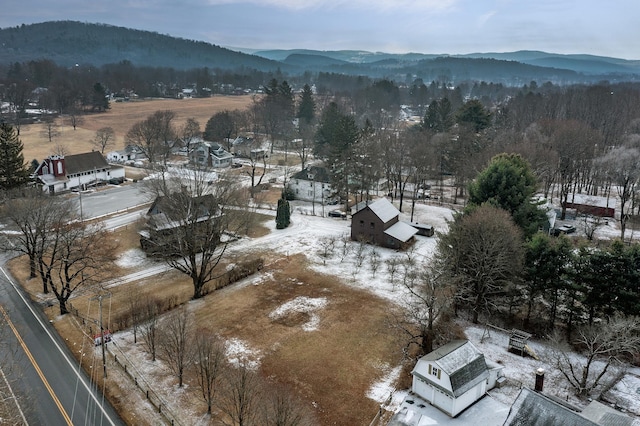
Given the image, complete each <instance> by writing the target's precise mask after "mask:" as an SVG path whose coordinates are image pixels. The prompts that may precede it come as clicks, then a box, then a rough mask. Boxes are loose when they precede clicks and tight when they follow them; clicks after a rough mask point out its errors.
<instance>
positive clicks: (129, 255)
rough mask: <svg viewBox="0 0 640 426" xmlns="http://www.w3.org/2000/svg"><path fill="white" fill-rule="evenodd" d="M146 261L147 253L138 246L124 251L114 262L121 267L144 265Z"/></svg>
mask: <svg viewBox="0 0 640 426" xmlns="http://www.w3.org/2000/svg"><path fill="white" fill-rule="evenodd" d="M146 262H147V255H146V254H145V253H144V252H143V251H142V250H141V249H139V248H133V249H129V250H127V251H125V252H124V253H122V254H121V255H120V256H118V258H117V259H116V261H115V264H116V265H117V266H119V267H121V268H134V267H136V266H140V265H144V264H145V263H146Z"/></svg>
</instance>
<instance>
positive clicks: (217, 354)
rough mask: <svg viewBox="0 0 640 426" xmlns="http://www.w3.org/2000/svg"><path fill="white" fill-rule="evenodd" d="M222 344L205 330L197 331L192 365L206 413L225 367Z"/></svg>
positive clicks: (214, 397)
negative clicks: (205, 404)
mask: <svg viewBox="0 0 640 426" xmlns="http://www.w3.org/2000/svg"><path fill="white" fill-rule="evenodd" d="M225 360H226V358H225V350H224V344H223V343H222V342H220V341H219V340H218V339H216V338H215V337H213V336H212V335H210V334H208V333H207V331H206V330H205V331H201V332H199V333H198V335H197V337H196V339H195V357H194V364H193V365H194V367H195V370H196V377H197V380H198V385H199V386H200V389H201V390H202V397H203V398H204V400H205V401H206V403H207V414H211V408H212V406H213V403H214V402H215V400H216V395H217V392H218V387H219V386H220V381H221V378H222V374H223V372H224V368H225V365H226V364H225Z"/></svg>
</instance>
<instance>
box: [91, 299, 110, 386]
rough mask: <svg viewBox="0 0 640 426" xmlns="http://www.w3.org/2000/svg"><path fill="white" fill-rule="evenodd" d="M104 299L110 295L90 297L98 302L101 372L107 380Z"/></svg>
mask: <svg viewBox="0 0 640 426" xmlns="http://www.w3.org/2000/svg"><path fill="white" fill-rule="evenodd" d="M104 297H111V293H107V294H99V295H97V296H95V297H92V298H91V300H97V301H98V307H99V311H100V319H99V323H100V344H101V346H102V371H103V377H104V378H105V379H106V378H107V357H106V354H105V350H106V349H105V348H106V346H107V342H106V341H105V339H104V327H103V325H102V299H103V298H104Z"/></svg>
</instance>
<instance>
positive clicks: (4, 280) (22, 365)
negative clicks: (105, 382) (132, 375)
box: [0, 258, 124, 425]
mask: <svg viewBox="0 0 640 426" xmlns="http://www.w3.org/2000/svg"><path fill="white" fill-rule="evenodd" d="M4 261H5V259H4V258H0V265H3V264H4ZM12 281H13V280H10V278H9V276H8V275H7V273H6V272H5V270H4V268H0V315H1V316H2V317H3V319H4V320H5V323H7V324H3V328H4V331H3V335H2V337H3V339H6V340H5V341H4V342H3V343H4V344H3V345H2V349H0V351H2V350H4V351H11V352H14V349H15V355H17V356H16V357H15V358H16V361H15V363H16V365H15V366H14V367H16V368H9V369H5V374H6V375H7V378H8V379H9V381H10V382H11V384H12V388H13V391H14V393H15V394H16V396H17V397H18V400H19V401H20V405H21V408H22V411H23V412H24V416H25V418H26V420H27V422H28V423H29V424H30V425H70V424H73V425H124V422H122V420H121V419H120V417H119V416H118V415H117V414H116V412H115V410H114V409H113V408H112V407H111V405H110V404H109V402H108V401H107V400H106V398H103V396H102V394H101V393H100V392H99V391H97V390H96V389H94V388H93V386H92V385H91V384H90V381H89V380H88V378H87V376H86V375H85V374H84V372H83V371H82V370H81V369H79V366H78V363H77V362H76V361H75V358H73V356H72V355H71V353H70V352H69V350H68V349H67V347H66V346H65V344H64V343H63V342H62V340H61V338H60V337H59V336H58V334H57V333H56V332H55V331H54V330H53V327H52V326H51V325H50V324H49V323H48V320H47V319H46V318H45V317H44V315H43V314H41V312H40V310H38V309H36V308H34V307H33V306H32V304H31V302H30V301H29V300H28V299H27V298H26V296H24V295H23V294H22V292H21V290H20V289H18V288H16V286H14V285H13V284H12ZM7 326H8V329H6V327H7ZM16 334H17V335H18V337H17V336H16ZM19 340H22V342H23V343H24V345H25V346H26V348H27V349H26V350H25V349H24V347H23V346H21V344H20V342H19ZM87 351H88V352H90V351H93V347H91V346H89V347H88V348H87ZM5 355H6V354H5ZM3 367H4V366H3Z"/></svg>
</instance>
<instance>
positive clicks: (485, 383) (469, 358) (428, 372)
mask: <svg viewBox="0 0 640 426" xmlns="http://www.w3.org/2000/svg"><path fill="white" fill-rule="evenodd" d="M501 370H502V367H495V368H489V367H488V366H487V363H486V362H485V359H484V355H483V354H482V352H480V351H479V350H478V349H477V348H476V347H475V346H474V345H473V344H472V343H471V342H469V341H468V340H454V341H452V342H450V343H447V344H446V345H444V346H441V347H440V348H438V349H436V350H435V351H433V352H430V353H429V354H427V355H425V356H423V357H422V358H420V359H419V360H418V362H417V364H416V366H415V368H414V369H413V371H412V372H411V374H412V375H413V383H412V386H411V390H412V391H413V392H414V393H415V394H417V395H418V396H419V397H421V398H422V399H424V400H425V401H427V402H429V403H430V404H432V405H434V406H435V407H438V408H439V409H440V410H442V411H443V412H445V413H447V414H448V415H449V416H451V417H455V416H457V415H458V414H460V413H461V412H462V411H463V410H465V409H466V408H467V407H469V406H470V405H472V404H473V403H474V402H476V401H477V400H479V399H480V398H482V397H483V396H484V394H485V393H486V391H487V390H489V389H492V388H493V387H495V385H496V382H497V380H498V376H499V375H500V372H501Z"/></svg>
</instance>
